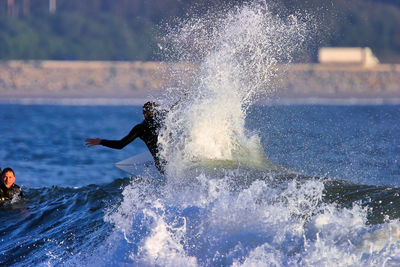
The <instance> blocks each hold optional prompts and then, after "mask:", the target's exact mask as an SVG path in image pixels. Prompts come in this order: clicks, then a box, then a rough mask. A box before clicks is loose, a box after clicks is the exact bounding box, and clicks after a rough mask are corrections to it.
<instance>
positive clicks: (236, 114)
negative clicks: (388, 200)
mask: <svg viewBox="0 0 400 267" xmlns="http://www.w3.org/2000/svg"><path fill="white" fill-rule="evenodd" d="M306 28H307V27H306V25H303V24H301V23H299V20H298V19H297V18H296V17H294V16H292V17H289V18H280V17H279V16H276V15H274V14H272V13H271V12H269V10H268V8H267V7H265V6H264V5H261V4H258V3H255V4H245V5H244V6H242V7H240V8H236V9H233V10H230V11H227V12H226V13H225V14H223V15H218V14H217V15H215V14H213V15H211V14H210V15H209V16H208V17H207V16H206V17H205V18H194V19H192V20H189V21H185V23H183V24H182V25H180V27H178V28H177V29H173V31H172V33H171V35H170V36H169V37H171V38H172V37H173V38H175V39H172V40H173V43H174V45H175V46H176V47H175V48H174V50H175V51H180V54H179V59H181V60H189V61H190V60H193V61H194V60H196V61H197V60H200V63H201V68H200V72H199V73H197V74H196V75H195V77H194V79H193V81H194V82H193V84H192V85H191V86H190V87H189V88H186V89H188V90H187V94H188V95H187V99H186V100H185V101H183V102H181V103H180V104H178V106H177V107H176V108H175V109H174V110H172V111H171V112H170V114H169V116H168V118H167V127H166V129H164V131H163V132H162V136H161V137H162V138H161V140H160V142H161V145H162V147H163V150H162V156H163V157H165V158H167V159H168V160H169V169H168V171H169V173H168V175H167V179H166V181H164V183H159V182H154V179H153V180H151V179H150V180H148V181H146V179H143V180H140V179H139V180H134V181H132V184H131V185H129V186H127V187H125V188H124V191H123V200H122V202H121V203H120V204H119V206H117V207H115V208H114V209H111V210H109V211H107V214H106V215H105V220H106V221H107V222H110V223H111V224H112V225H113V227H114V231H113V233H112V234H111V235H110V237H109V239H108V240H107V242H106V244H105V245H104V247H105V248H108V251H107V249H105V250H103V251H105V254H106V256H105V258H106V259H107V263H112V264H114V265H125V264H127V265H138V266H376V265H380V266H381V265H385V264H386V265H392V266H395V264H396V263H397V264H399V263H400V257H399V255H400V253H399V252H400V251H399V247H400V246H399V244H400V241H399V239H398V237H399V236H398V235H399V234H398V233H399V230H398V229H400V228H399V227H400V222H399V221H397V220H396V221H388V222H386V223H384V224H382V225H378V226H370V225H368V224H367V213H368V211H367V210H366V209H364V208H362V207H361V205H359V204H357V203H355V204H354V205H353V206H352V207H350V208H340V207H337V206H336V205H334V204H330V203H324V202H323V201H322V200H323V195H324V184H323V182H322V181H321V180H317V179H302V180H300V179H278V177H280V176H277V175H276V173H273V172H271V173H268V172H264V173H263V172H261V173H260V172H256V171H254V172H252V171H250V170H244V171H243V170H242V171H240V170H234V169H233V170H224V169H222V168H220V169H218V168H215V169H214V170H213V171H214V172H211V173H198V174H196V175H192V176H190V177H188V175H191V174H190V173H185V172H182V170H183V169H184V165H185V163H186V162H187V161H188V160H197V159H201V158H209V159H218V160H230V159H234V158H235V157H236V156H237V155H238V154H240V153H237V151H243V150H248V151H252V150H254V148H255V147H257V143H258V137H257V135H256V134H255V133H249V132H247V131H246V129H245V125H244V120H245V116H246V110H247V108H248V107H249V105H250V104H251V103H252V101H254V100H255V99H256V98H257V94H258V93H259V92H260V91H262V90H268V88H267V89H266V88H265V87H264V86H265V84H266V83H267V84H268V82H269V81H270V79H271V77H272V76H273V75H274V66H275V64H276V62H277V61H280V60H282V59H285V60H287V59H288V58H290V53H291V52H292V51H293V50H294V49H296V48H297V47H298V45H299V43H301V41H302V40H304V39H303V38H304V36H305V34H306ZM183 48H185V49H183ZM270 89H271V88H270ZM271 90H272V89H271ZM260 119H263V118H260ZM257 153H259V152H257ZM257 153H256V154H257ZM245 154H246V153H245ZM248 155H249V154H247V156H248ZM177 174H180V175H178V176H175V175H177ZM185 175H186V176H185ZM182 178H185V179H182ZM108 254H110V255H111V256H110V255H108Z"/></svg>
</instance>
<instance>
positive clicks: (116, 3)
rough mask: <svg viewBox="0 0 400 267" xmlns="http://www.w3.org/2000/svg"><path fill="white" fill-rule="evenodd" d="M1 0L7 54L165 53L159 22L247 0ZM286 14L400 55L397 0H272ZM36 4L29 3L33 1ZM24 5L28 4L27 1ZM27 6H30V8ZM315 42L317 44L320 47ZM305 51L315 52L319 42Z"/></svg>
mask: <svg viewBox="0 0 400 267" xmlns="http://www.w3.org/2000/svg"><path fill="white" fill-rule="evenodd" d="M55 2H56V3H57V5H56V10H55V11H54V12H53V13H51V12H50V11H49V0H35V1H32V0H31V1H28V0H25V1H24V0H14V6H13V9H12V10H10V9H8V6H7V1H6V0H0V59H1V60H10V59H22V60H29V59H58V60H158V59H159V58H158V57H157V45H156V43H157V36H159V34H161V33H160V32H159V29H160V28H159V27H158V25H162V24H163V23H166V22H169V23H173V18H176V17H178V18H179V17H184V16H188V14H191V13H192V12H197V13H201V12H204V11H205V10H207V9H213V8H216V7H217V6H225V5H228V4H235V3H238V2H241V1H234V0H232V1H228V0H219V1H215V0H214V1H212V0H197V1H196V0H186V1H183V0H112V1H110V0H84V1H82V0H56V1H55ZM267 2H273V3H271V6H273V7H275V9H276V12H277V13H279V14H289V13H292V12H300V13H302V14H311V16H312V17H314V19H315V20H316V21H318V23H319V25H317V27H316V32H317V34H316V35H317V36H316V38H314V41H316V44H315V45H314V48H315V49H316V48H317V47H319V46H369V47H371V48H372V50H373V51H374V53H375V54H376V55H377V56H378V58H379V59H380V60H381V62H400V27H399V25H400V2H399V1H397V0H351V1H348V0H328V1H321V0H308V1H296V0H273V1H267ZM28 4H29V6H28ZM24 5H25V9H24ZM27 7H28V8H27ZM314 48H313V49H314ZM313 49H310V51H308V53H310V54H314V56H312V55H309V56H308V57H307V56H305V57H303V59H304V58H305V59H307V58H311V60H312V59H313V58H315V49H314V50H313Z"/></svg>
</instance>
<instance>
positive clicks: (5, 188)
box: [0, 168, 22, 201]
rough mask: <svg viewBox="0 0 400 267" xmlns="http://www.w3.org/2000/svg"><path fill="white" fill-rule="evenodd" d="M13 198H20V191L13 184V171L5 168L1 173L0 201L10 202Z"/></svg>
mask: <svg viewBox="0 0 400 267" xmlns="http://www.w3.org/2000/svg"><path fill="white" fill-rule="evenodd" d="M0 172H1V169H0ZM14 196H18V197H22V190H21V188H20V187H19V186H18V185H16V184H15V173H14V171H13V169H11V168H5V169H4V170H3V171H2V172H1V181H0V199H1V200H2V201H4V200H11V199H13V198H14Z"/></svg>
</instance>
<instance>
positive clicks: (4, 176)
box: [1, 168, 15, 188]
mask: <svg viewBox="0 0 400 267" xmlns="http://www.w3.org/2000/svg"><path fill="white" fill-rule="evenodd" d="M1 182H2V183H4V185H5V186H6V187H7V188H10V187H11V186H12V185H13V184H14V183H15V173H14V171H13V169H11V168H5V169H4V170H3V172H2V173H1Z"/></svg>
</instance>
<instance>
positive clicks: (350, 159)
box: [0, 1, 400, 267]
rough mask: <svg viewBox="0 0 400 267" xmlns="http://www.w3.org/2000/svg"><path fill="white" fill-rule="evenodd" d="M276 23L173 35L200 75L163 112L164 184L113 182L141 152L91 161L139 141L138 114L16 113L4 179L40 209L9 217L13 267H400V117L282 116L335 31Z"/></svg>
mask: <svg viewBox="0 0 400 267" xmlns="http://www.w3.org/2000/svg"><path fill="white" fill-rule="evenodd" d="M276 12H279V9H276V8H269V7H268V5H267V3H266V2H265V1H246V2H244V3H243V4H240V5H237V6H234V7H232V8H228V7H226V8H221V10H211V11H209V12H206V13H205V14H204V15H202V16H190V17H188V18H187V19H184V20H179V19H177V20H176V21H175V23H174V25H167V26H166V27H165V29H164V30H163V31H161V32H163V36H161V37H160V38H159V40H160V43H159V44H158V48H159V49H160V53H161V54H162V56H163V59H165V60H167V61H173V62H181V63H185V64H182V69H173V70H171V71H172V74H173V79H172V80H173V83H172V84H171V85H166V86H165V87H163V88H161V89H162V90H160V91H161V92H163V95H162V96H159V97H158V98H156V100H157V101H158V102H159V103H160V105H161V106H160V108H168V109H169V112H168V114H167V115H166V117H165V120H163V125H164V127H162V128H161V129H160V131H159V135H158V146H159V149H160V151H159V156H160V157H161V158H162V159H164V160H166V161H167V164H166V166H165V173H166V174H165V176H162V175H160V174H158V173H154V172H152V171H150V170H144V171H143V172H141V173H136V174H134V175H132V176H131V175H129V174H126V173H123V172H122V171H121V170H119V169H117V168H116V167H115V166H114V163H116V162H118V161H121V160H123V159H126V158H128V157H130V156H132V155H136V154H140V153H142V152H144V151H146V147H145V145H144V144H143V142H141V141H140V140H135V141H134V142H133V143H131V144H129V145H128V146H127V147H125V148H124V149H122V150H112V149H108V148H105V147H92V148H86V147H85V144H84V142H85V138H88V137H89V138H95V137H100V138H105V139H120V138H122V137H124V136H125V135H126V134H127V133H128V132H129V131H130V130H131V129H132V127H133V126H134V125H135V124H137V123H139V122H141V120H142V115H141V107H140V106H135V103H131V104H132V105H123V106H122V105H121V106H118V105H116V102H115V101H112V99H110V101H111V102H110V103H112V104H113V106H108V105H93V104H95V103H96V99H93V102H89V103H88V104H90V105H87V106H85V105H72V104H73V103H69V105H68V101H67V102H62V101H61V103H60V104H62V103H64V104H65V105H48V104H47V105H46V103H45V102H42V105H27V104H24V103H26V102H25V101H24V100H21V102H19V103H14V104H10V103H9V104H1V105H0V147H1V149H0V167H2V168H4V167H6V166H9V167H12V168H14V170H15V172H16V177H17V184H18V185H20V186H22V188H23V192H24V195H25V196H24V198H23V199H22V200H19V201H18V200H14V201H12V202H11V203H3V205H2V207H1V208H0V213H1V215H0V218H1V219H0V220H1V221H0V239H1V242H0V253H1V255H0V265H1V266H96V267H97V266H174V267H176V266H185V267H186V266H235V267H237V266H399V265H400V220H399V218H400V201H399V195H400V179H399V178H400V158H399V156H400V139H399V132H400V123H399V122H400V120H399V119H400V106H399V105H398V104H395V103H393V104H392V105H384V104H382V105H365V104H360V103H359V104H358V105H345V103H346V102H343V103H342V104H338V102H336V101H332V102H331V103H330V105H322V104H314V105H309V104H307V105H306V104H300V103H297V104H292V105H285V104H284V103H287V102H285V101H284V100H283V101H282V102H279V101H278V102H275V104H268V103H270V102H271V101H269V102H268V101H265V100H266V99H267V100H268V99H270V96H271V95H273V94H274V93H275V92H277V90H279V87H277V86H275V85H274V84H275V83H274V82H276V81H277V80H279V79H284V78H285V76H284V75H285V73H283V72H279V71H277V70H278V69H279V68H277V66H278V64H285V63H290V62H291V61H292V60H293V59H294V58H295V55H298V54H299V53H301V52H303V51H304V49H308V48H310V47H311V46H312V42H314V43H315V41H316V42H317V43H318V40H315V39H312V38H317V37H316V36H317V34H316V32H317V31H318V27H319V24H318V23H321V22H320V21H318V20H316V19H313V18H312V15H311V14H307V13H305V14H301V12H300V11H299V12H296V14H287V12H282V14H277V13H276ZM285 14H286V15H285ZM187 63H192V64H196V66H198V69H196V71H195V72H194V73H193V72H189V71H187V70H185V66H188V64H187ZM181 74H189V75H190V77H189V78H190V79H186V78H183V77H187V76H185V75H181ZM339 91H340V90H339ZM124 103H125V104H127V101H126V100H124ZM335 103H336V105H334V104H335ZM347 103H348V102H347ZM128 104H129V103H128ZM136 104H137V103H136ZM171 105H172V106H173V107H172V108H171Z"/></svg>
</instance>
